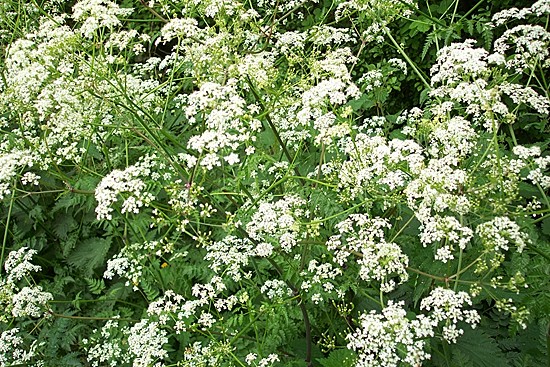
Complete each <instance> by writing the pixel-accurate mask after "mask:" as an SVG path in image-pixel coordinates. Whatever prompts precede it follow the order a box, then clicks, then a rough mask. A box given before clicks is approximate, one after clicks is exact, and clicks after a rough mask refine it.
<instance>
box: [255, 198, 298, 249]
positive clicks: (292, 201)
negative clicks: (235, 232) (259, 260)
mask: <svg viewBox="0 0 550 367" xmlns="http://www.w3.org/2000/svg"><path fill="white" fill-rule="evenodd" d="M304 206H305V200H304V199H302V198H300V197H298V196H286V197H284V198H282V199H280V200H278V201H275V202H263V203H261V204H260V205H259V206H258V209H257V210H256V212H255V213H254V214H253V215H252V218H251V219H250V222H248V223H247V225H246V232H247V233H248V235H249V236H250V238H252V239H253V240H254V241H258V242H259V244H258V245H257V248H256V250H255V251H256V255H257V256H262V257H266V256H269V255H270V254H271V253H272V251H273V249H274V246H278V247H280V249H281V250H283V251H284V252H287V253H288V252H291V251H292V250H293V249H294V247H296V245H297V243H298V241H299V240H300V239H302V238H303V237H304V233H303V231H301V230H300V222H299V219H301V218H304V217H306V216H307V213H306V211H305V210H304V209H302V208H303V207H304Z"/></svg>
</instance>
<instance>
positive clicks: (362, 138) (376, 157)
mask: <svg viewBox="0 0 550 367" xmlns="http://www.w3.org/2000/svg"><path fill="white" fill-rule="evenodd" d="M344 151H345V153H346V154H348V155H349V159H348V160H346V161H345V162H344V163H343V164H342V167H341V169H340V173H339V178H340V182H339V186H340V187H341V188H342V190H343V191H344V192H345V193H346V194H347V195H349V197H350V198H355V197H357V196H359V195H361V194H363V193H365V192H369V191H374V192H376V191H378V190H382V193H387V192H391V191H394V190H399V189H403V188H405V187H406V186H407V183H408V182H409V180H410V177H411V175H416V174H418V173H419V172H420V171H421V169H422V168H423V165H424V156H423V149H422V147H421V146H420V145H418V144H417V143H415V142H414V141H412V140H400V139H393V140H390V141H387V139H386V138H385V137H382V136H368V135H366V134H357V136H356V137H355V139H348V140H347V141H346V144H345V148H344Z"/></svg>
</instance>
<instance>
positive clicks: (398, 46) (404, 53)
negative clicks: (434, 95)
mask: <svg viewBox="0 0 550 367" xmlns="http://www.w3.org/2000/svg"><path fill="white" fill-rule="evenodd" d="M384 33H385V34H386V36H388V38H389V39H390V41H391V42H392V43H393V45H394V46H395V48H396V49H397V51H399V53H400V54H401V56H403V58H404V59H405V60H406V61H407V63H408V64H409V65H410V66H411V68H412V69H413V71H414V72H415V74H416V75H417V76H418V77H419V78H420V80H421V81H422V83H423V84H424V85H425V86H426V88H428V90H432V87H431V86H430V84H429V83H428V82H427V81H426V78H425V77H424V75H422V72H421V71H420V70H418V68H417V67H416V65H415V63H414V62H413V61H412V60H411V58H410V57H409V56H408V55H407V53H406V52H405V50H403V48H402V47H401V46H400V45H399V43H397V41H396V40H395V38H393V36H392V35H391V33H390V30H389V29H388V28H387V27H384Z"/></svg>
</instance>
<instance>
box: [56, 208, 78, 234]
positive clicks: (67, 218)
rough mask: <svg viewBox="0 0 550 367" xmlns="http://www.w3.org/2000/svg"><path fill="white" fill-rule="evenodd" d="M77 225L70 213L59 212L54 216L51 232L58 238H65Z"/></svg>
mask: <svg viewBox="0 0 550 367" xmlns="http://www.w3.org/2000/svg"><path fill="white" fill-rule="evenodd" d="M77 227H78V222H77V221H76V220H75V219H74V216H73V215H72V213H71V214H65V213H61V214H59V215H58V216H57V217H56V218H55V222H54V227H53V232H54V233H55V235H56V236H57V237H58V238H59V239H61V240H66V239H67V237H68V234H69V232H71V231H73V230H74V229H76V228H77Z"/></svg>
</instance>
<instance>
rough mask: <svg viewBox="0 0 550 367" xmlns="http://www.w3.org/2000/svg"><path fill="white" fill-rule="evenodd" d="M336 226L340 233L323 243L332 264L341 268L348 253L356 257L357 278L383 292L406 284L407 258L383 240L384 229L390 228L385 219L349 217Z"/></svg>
mask: <svg viewBox="0 0 550 367" xmlns="http://www.w3.org/2000/svg"><path fill="white" fill-rule="evenodd" d="M336 227H337V229H338V231H339V232H340V234H338V235H334V236H332V237H330V239H329V240H328V242H327V248H328V249H329V250H331V251H333V252H334V260H335V262H336V263H338V264H339V265H340V266H343V265H344V264H345V263H346V262H347V258H348V257H349V256H350V255H351V254H353V255H355V256H359V260H357V263H358V264H359V265H360V270H359V276H360V277H361V279H363V280H364V281H367V282H371V281H376V282H379V283H380V289H381V290H382V291H383V292H391V291H392V290H394V289H395V288H396V286H397V285H399V284H401V283H403V282H405V281H407V279H408V278H409V275H408V273H407V266H408V262H409V259H408V257H407V255H405V254H404V253H403V252H402V250H401V247H399V246H398V245H397V244H395V243H392V242H387V241H386V239H385V234H384V229H385V228H390V227H391V225H390V223H389V222H388V221H387V220H385V219H382V218H369V217H368V216H367V215H365V214H352V215H350V216H349V217H348V219H346V220H344V221H343V222H340V223H338V225H337V226H336ZM394 278H399V280H398V281H396V280H395V279H394Z"/></svg>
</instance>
